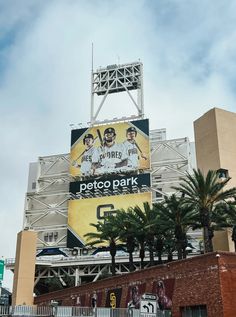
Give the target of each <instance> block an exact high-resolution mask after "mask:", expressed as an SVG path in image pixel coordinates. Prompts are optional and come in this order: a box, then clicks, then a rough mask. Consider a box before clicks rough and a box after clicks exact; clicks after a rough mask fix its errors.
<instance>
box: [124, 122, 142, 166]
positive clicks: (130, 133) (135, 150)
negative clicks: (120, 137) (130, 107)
mask: <svg viewBox="0 0 236 317" xmlns="http://www.w3.org/2000/svg"><path fill="white" fill-rule="evenodd" d="M136 137H137V129H136V128H135V127H129V128H128V129H127V130H126V138H127V140H126V141H124V143H123V144H124V147H125V149H126V152H127V156H128V164H127V168H126V170H137V169H138V168H139V153H140V156H141V158H143V159H144V160H146V159H147V156H146V155H145V154H144V153H143V152H142V151H141V149H140V147H139V146H138V144H137V143H136V140H135V139H136Z"/></svg>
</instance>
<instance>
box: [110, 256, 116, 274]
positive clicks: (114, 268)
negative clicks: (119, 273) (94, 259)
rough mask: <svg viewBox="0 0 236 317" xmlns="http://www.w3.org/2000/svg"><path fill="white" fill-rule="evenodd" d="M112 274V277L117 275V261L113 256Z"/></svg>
mask: <svg viewBox="0 0 236 317" xmlns="http://www.w3.org/2000/svg"><path fill="white" fill-rule="evenodd" d="M111 274H112V276H115V275H116V261H115V256H113V255H112V257H111Z"/></svg>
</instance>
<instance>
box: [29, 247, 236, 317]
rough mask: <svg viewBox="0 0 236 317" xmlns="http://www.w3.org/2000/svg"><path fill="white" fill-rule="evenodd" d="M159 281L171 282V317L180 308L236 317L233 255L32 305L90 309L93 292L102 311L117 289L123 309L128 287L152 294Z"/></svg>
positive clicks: (175, 265) (155, 270)
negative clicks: (142, 286)
mask: <svg viewBox="0 0 236 317" xmlns="http://www.w3.org/2000/svg"><path fill="white" fill-rule="evenodd" d="M160 279H161V280H164V281H165V280H168V281H170V280H174V291H173V296H172V316H173V317H181V307H185V306H195V305H196V306H199V305H206V307H207V316H208V317H235V316H236V254H235V253H230V252H218V253H217V252H214V253H210V254H205V255H200V256H196V257H194V258H190V259H186V260H181V261H174V262H171V263H169V264H165V265H159V266H154V267H151V268H148V269H145V270H140V271H136V272H133V273H129V274H125V275H121V276H117V277H114V278H108V279H104V280H101V281H97V282H94V283H89V284H84V285H81V286H78V287H73V288H69V289H65V290H61V291H58V292H53V293H49V294H45V295H41V296H38V297H36V298H35V304H38V305H48V304H49V303H50V301H51V300H56V301H59V302H60V304H61V305H64V306H67V305H78V304H79V303H78V298H82V299H83V303H82V306H84V305H85V306H90V296H91V294H92V293H93V292H94V291H96V292H97V294H98V297H99V301H98V306H101V307H103V306H105V303H106V295H107V293H108V292H109V290H111V289H114V288H121V289H122V296H121V302H120V307H126V304H127V295H128V289H129V286H130V285H132V284H133V285H134V284H137V283H139V284H141V283H145V285H146V288H145V292H146V293H152V292H153V282H154V281H157V280H160Z"/></svg>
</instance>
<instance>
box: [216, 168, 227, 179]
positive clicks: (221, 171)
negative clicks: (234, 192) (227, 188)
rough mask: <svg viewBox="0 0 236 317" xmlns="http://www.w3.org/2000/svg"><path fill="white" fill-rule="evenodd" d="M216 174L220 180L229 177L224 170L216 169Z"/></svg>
mask: <svg viewBox="0 0 236 317" xmlns="http://www.w3.org/2000/svg"><path fill="white" fill-rule="evenodd" d="M217 173H218V175H219V178H220V179H222V178H228V177H229V171H228V170H226V169H224V168H220V169H218V171H217Z"/></svg>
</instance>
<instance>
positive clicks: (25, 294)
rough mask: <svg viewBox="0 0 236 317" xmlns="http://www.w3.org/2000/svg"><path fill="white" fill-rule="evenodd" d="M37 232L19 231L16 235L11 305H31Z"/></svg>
mask: <svg viewBox="0 0 236 317" xmlns="http://www.w3.org/2000/svg"><path fill="white" fill-rule="evenodd" d="M36 241H37V233H36V232H34V231H31V230H28V231H21V232H19V233H18V235H17V245H16V259H15V268H14V280H13V292H12V305H13V306H15V305H28V306H30V305H33V301H34V298H33V290H34V276H35V258H36Z"/></svg>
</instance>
